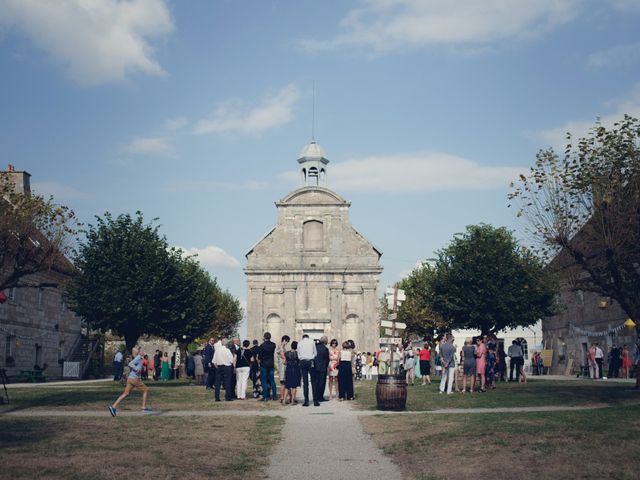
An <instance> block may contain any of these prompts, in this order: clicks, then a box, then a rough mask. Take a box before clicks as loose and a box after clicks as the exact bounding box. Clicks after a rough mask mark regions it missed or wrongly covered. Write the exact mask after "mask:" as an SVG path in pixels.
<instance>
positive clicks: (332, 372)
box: [328, 338, 340, 399]
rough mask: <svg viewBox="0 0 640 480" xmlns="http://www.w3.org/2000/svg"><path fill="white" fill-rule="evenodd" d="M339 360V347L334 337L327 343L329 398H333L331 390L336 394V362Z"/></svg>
mask: <svg viewBox="0 0 640 480" xmlns="http://www.w3.org/2000/svg"><path fill="white" fill-rule="evenodd" d="M339 362H340V349H339V348H338V340H336V339H335V338H334V339H333V340H331V343H329V372H328V375H329V399H332V398H334V397H333V392H335V393H336V395H338V364H339Z"/></svg>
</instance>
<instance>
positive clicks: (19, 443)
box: [0, 418, 57, 451]
mask: <svg viewBox="0 0 640 480" xmlns="http://www.w3.org/2000/svg"><path fill="white" fill-rule="evenodd" d="M0 427H1V428H2V435H0V451H2V450H5V449H8V448H21V447H25V446H29V445H34V444H36V443H41V442H46V441H48V440H49V439H51V438H53V437H55V436H56V433H57V429H56V427H55V425H51V424H45V425H42V424H41V422H39V421H38V420H35V419H22V418H21V419H12V418H3V419H2V420H0Z"/></svg>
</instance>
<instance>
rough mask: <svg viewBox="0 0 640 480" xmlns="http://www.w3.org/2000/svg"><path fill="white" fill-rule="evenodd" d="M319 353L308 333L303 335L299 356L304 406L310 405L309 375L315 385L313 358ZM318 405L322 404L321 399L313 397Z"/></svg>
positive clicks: (299, 344) (299, 345)
mask: <svg viewBox="0 0 640 480" xmlns="http://www.w3.org/2000/svg"><path fill="white" fill-rule="evenodd" d="M317 354H318V352H317V350H316V344H315V342H314V341H313V340H311V339H310V338H309V335H307V334H306V333H305V334H304V335H302V340H300V342H299V343H298V358H299V359H300V373H301V374H302V392H303V393H304V403H303V404H302V406H303V407H308V406H309V377H311V385H315V369H314V365H313V359H314V358H316V355H317ZM313 404H314V405H315V406H316V407H319V406H320V399H318V398H315V397H314V399H313Z"/></svg>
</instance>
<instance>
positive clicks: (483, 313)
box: [427, 224, 557, 333]
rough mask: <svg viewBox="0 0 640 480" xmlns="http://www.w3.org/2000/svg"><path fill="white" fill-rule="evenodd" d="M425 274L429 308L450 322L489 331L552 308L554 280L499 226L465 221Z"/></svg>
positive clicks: (533, 319)
mask: <svg viewBox="0 0 640 480" xmlns="http://www.w3.org/2000/svg"><path fill="white" fill-rule="evenodd" d="M429 275H431V278H430V280H429V283H430V292H429V294H428V296H427V298H429V297H430V298H429V299H430V300H431V308H432V309H433V312H434V313H436V314H437V315H439V316H441V317H442V318H443V319H446V320H449V321H450V322H451V326H452V327H453V328H472V329H479V330H481V331H482V333H490V332H491V333H495V332H498V331H500V330H503V329H505V328H512V327H518V326H527V325H532V324H534V323H535V322H536V321H537V320H538V319H539V318H541V317H544V316H547V315H550V314H552V313H553V312H554V297H555V294H556V292H557V288H556V283H555V282H554V281H553V279H552V278H551V277H550V275H549V274H547V273H546V272H545V270H544V269H543V264H542V262H541V261H540V259H539V258H538V257H536V256H535V255H533V253H531V252H530V251H528V250H526V249H524V248H521V247H520V246H519V245H518V243H517V242H516V240H515V239H514V238H513V235H512V234H511V233H510V232H509V231H508V230H507V229H505V228H503V227H502V228H494V227H492V226H491V225H484V224H482V225H473V226H469V227H467V230H466V232H465V233H464V234H461V235H456V236H455V237H454V239H453V240H452V241H451V243H450V245H449V246H447V247H446V248H444V249H443V250H441V251H439V252H438V258H437V260H436V262H435V268H434V270H433V273H430V274H429Z"/></svg>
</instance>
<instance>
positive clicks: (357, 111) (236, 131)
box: [0, 0, 640, 301]
mask: <svg viewBox="0 0 640 480" xmlns="http://www.w3.org/2000/svg"><path fill="white" fill-rule="evenodd" d="M639 20H640V1H638V0H537V1H535V2H534V1H529V0H522V1H519V0H511V1H509V2H505V1H503V0H484V1H482V2H478V1H477V0H458V1H456V2H449V1H436V0H423V1H418V0H360V1H329V2H316V1H311V0H297V1H289V2H284V1H279V2H276V1H269V0H259V1H258V0H255V1H232V0H226V1H222V0H220V1H213V0H190V1H179V0H167V1H162V0H131V1H116V0H102V1H98V0H58V1H49V2H45V1H44V0H40V1H38V0H0V160H1V161H2V163H4V165H3V166H2V168H5V167H6V164H9V163H11V164H13V165H15V167H16V169H19V170H27V171H29V172H30V173H31V174H32V182H33V188H34V190H36V191H37V192H38V193H42V194H53V195H54V197H55V198H56V200H57V201H59V202H60V203H64V204H66V205H69V206H70V207H72V208H73V209H74V210H75V211H76V212H77V213H78V215H79V216H80V218H81V219H82V220H83V221H85V222H90V221H91V219H92V217H93V215H96V214H100V215H101V214H103V213H104V212H105V211H107V210H108V211H110V212H112V213H114V214H119V213H122V212H131V213H133V212H135V211H136V210H140V211H142V212H143V213H144V215H145V217H146V218H147V219H152V218H154V217H159V218H160V223H161V225H162V232H163V233H164V234H165V235H166V236H167V238H168V240H169V242H170V243H171V244H173V245H177V246H181V247H184V248H185V249H189V250H190V251H193V252H200V258H201V262H202V263H203V265H204V266H205V267H206V268H207V269H208V270H209V271H210V272H211V273H212V274H213V275H214V276H216V277H217V278H218V281H219V283H220V284H221V285H222V286H223V287H225V288H229V289H230V291H231V292H232V293H233V294H234V295H236V296H237V297H238V298H240V299H241V300H242V301H244V299H245V297H246V292H245V278H244V274H243V272H242V267H243V266H244V265H245V259H244V254H245V253H246V251H247V250H248V249H249V248H250V247H251V246H252V245H253V244H254V243H255V242H256V241H257V240H259V239H260V238H261V236H262V235H263V234H264V233H266V232H267V231H268V230H269V229H270V228H271V227H272V226H273V225H274V223H275V220H276V210H275V206H274V202H275V201H276V200H278V199H280V198H282V197H284V196H285V195H286V194H287V193H288V192H289V191H291V190H293V189H295V188H296V187H298V186H299V185H298V177H297V175H296V174H295V173H296V167H297V163H296V159H297V156H298V153H299V151H300V149H301V148H302V147H303V146H304V145H305V144H306V143H307V142H308V141H309V140H310V136H311V123H312V122H311V118H312V92H313V89H314V84H315V92H316V94H315V96H316V108H315V134H316V139H317V141H318V143H320V144H321V145H322V146H323V147H324V149H325V150H326V152H327V156H328V158H329V160H330V161H331V163H330V164H329V170H328V175H329V177H328V181H329V183H328V186H329V187H330V188H333V189H334V190H336V191H337V192H338V193H340V194H341V195H342V196H343V197H345V198H346V199H348V200H350V201H351V202H352V207H351V219H352V223H353V224H354V226H355V227H356V228H357V229H358V230H359V231H360V232H361V233H363V234H364V235H365V236H366V237H367V238H368V239H369V240H371V241H372V242H373V243H374V244H376V245H377V246H378V247H379V248H380V249H381V250H382V251H383V252H384V255H383V257H382V265H383V266H384V268H385V271H384V273H383V277H382V285H381V286H382V287H384V286H386V285H389V284H391V283H393V282H394V281H396V280H398V279H400V278H401V276H402V275H404V274H406V273H407V272H409V271H410V270H411V269H412V268H413V267H414V266H415V264H416V262H418V261H419V260H423V259H426V258H429V257H432V256H433V255H434V251H435V250H437V249H439V248H442V247H443V246H445V245H446V243H447V242H448V241H449V240H450V239H451V237H452V236H453V235H454V234H455V233H456V232H461V231H463V230H464V228H465V226H466V225H469V224H474V223H479V222H487V223H491V224H494V225H496V226H501V225H505V226H508V227H509V228H511V229H514V230H515V231H516V233H517V235H518V237H519V238H520V239H521V240H522V241H524V242H526V241H527V238H526V235H525V233H524V229H523V226H522V225H521V224H519V223H518V221H517V219H516V218H515V214H514V212H513V210H512V209H509V208H507V204H508V201H507V198H506V195H507V192H508V191H509V187H508V185H509V182H510V181H512V180H515V179H516V178H517V176H518V174H519V173H520V172H525V171H526V170H527V168H528V167H529V166H530V165H531V164H532V163H533V162H534V160H535V154H536V152H537V151H538V149H540V148H545V147H547V146H552V145H555V146H562V145H563V138H564V133H565V132H566V131H571V132H573V133H574V134H576V135H578V136H580V135H584V134H585V133H586V132H587V131H588V129H589V127H590V126H592V125H593V123H594V121H595V119H596V118H597V117H600V118H601V119H602V121H603V122H604V123H605V124H611V123H613V122H614V121H615V120H617V119H619V118H621V117H622V115H623V114H624V113H629V114H633V115H634V116H639V115H640V75H639V73H640V69H639V67H640V33H639V32H640V29H638V25H639Z"/></svg>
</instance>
